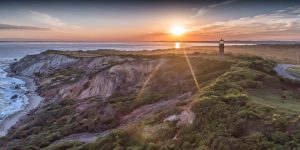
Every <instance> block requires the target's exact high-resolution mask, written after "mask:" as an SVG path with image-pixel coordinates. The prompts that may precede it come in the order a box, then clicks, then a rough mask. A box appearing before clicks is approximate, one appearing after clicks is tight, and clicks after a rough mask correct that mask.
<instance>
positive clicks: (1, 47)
mask: <svg viewBox="0 0 300 150" xmlns="http://www.w3.org/2000/svg"><path fill="white" fill-rule="evenodd" d="M217 44H218V43H188V42H186V43H185V46H217ZM249 44H253V43H230V44H227V45H249ZM175 46H176V47H178V46H179V44H178V43H175V42H131V43H120V42H119V43H116V42H114V43H91V42H0V123H1V122H2V121H3V120H4V119H5V118H7V117H8V116H10V115H12V114H15V113H16V112H19V111H21V110H23V109H24V108H25V106H26V105H27V104H28V98H27V96H26V90H27V89H26V87H25V82H24V81H23V80H20V79H16V78H13V77H8V76H7V72H5V69H7V68H8V67H9V64H10V63H12V62H13V61H15V59H16V60H18V59H21V58H22V57H24V56H26V55H32V54H38V53H41V52H43V51H45V50H48V49H54V50H97V49H116V50H134V51H139V50H154V49H167V48H174V47H175Z"/></svg>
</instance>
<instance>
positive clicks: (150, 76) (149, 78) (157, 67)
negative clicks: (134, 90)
mask: <svg viewBox="0 0 300 150" xmlns="http://www.w3.org/2000/svg"><path fill="white" fill-rule="evenodd" d="M162 64H163V62H162V61H161V60H160V62H159V63H158V64H157V65H156V66H155V67H154V69H153V70H152V71H151V73H150V74H149V76H148V78H147V79H146V81H145V82H144V84H143V86H142V88H141V89H140V91H139V92H138V94H137V96H136V100H140V99H141V97H142V96H143V94H144V90H145V88H146V86H147V84H148V83H149V82H150V80H151V78H152V77H153V76H154V74H155V73H156V72H157V70H158V69H159V67H160V66H161V65H162Z"/></svg>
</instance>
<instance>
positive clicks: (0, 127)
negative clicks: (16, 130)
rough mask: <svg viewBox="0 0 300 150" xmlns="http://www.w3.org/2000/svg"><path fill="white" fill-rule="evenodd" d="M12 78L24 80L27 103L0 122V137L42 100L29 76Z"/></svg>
mask: <svg viewBox="0 0 300 150" xmlns="http://www.w3.org/2000/svg"><path fill="white" fill-rule="evenodd" d="M13 77H14V78H18V79H21V80H23V81H25V83H26V84H25V86H26V88H27V91H28V94H26V96H27V97H28V104H27V105H26V106H25V108H24V109H23V110H22V111H19V112H17V113H15V114H13V115H11V116H9V117H7V118H6V119H5V120H4V121H3V122H2V123H1V124H0V137H2V136H5V135H6V134H7V133H8V130H9V129H10V128H11V127H12V126H14V125H15V124H16V123H17V122H18V121H19V120H20V119H21V118H22V117H24V116H26V115H27V114H28V113H29V112H30V111H31V110H33V109H35V108H36V107H38V106H39V104H40V102H41V101H42V100H43V98H42V97H40V96H39V95H38V94H37V93H36V92H35V91H36V89H37V86H36V85H35V82H34V81H33V79H31V78H29V77H23V76H13Z"/></svg>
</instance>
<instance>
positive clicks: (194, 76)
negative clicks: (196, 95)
mask: <svg viewBox="0 0 300 150" xmlns="http://www.w3.org/2000/svg"><path fill="white" fill-rule="evenodd" d="M183 53H184V57H185V60H186V62H187V64H188V66H189V69H190V71H191V74H192V76H193V79H194V82H195V85H196V87H197V89H198V91H200V86H199V83H198V80H197V77H196V74H195V72H194V69H193V66H192V64H191V61H190V59H189V57H188V55H187V53H186V50H185V48H184V49H183Z"/></svg>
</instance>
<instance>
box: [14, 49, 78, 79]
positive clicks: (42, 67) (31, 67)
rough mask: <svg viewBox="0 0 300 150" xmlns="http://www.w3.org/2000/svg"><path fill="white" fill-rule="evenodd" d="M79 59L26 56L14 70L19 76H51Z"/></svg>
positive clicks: (59, 56) (53, 56)
mask: <svg viewBox="0 0 300 150" xmlns="http://www.w3.org/2000/svg"><path fill="white" fill-rule="evenodd" d="M76 61H78V59H75V58H70V57H67V56H63V55H57V54H50V55H44V54H40V55H32V56H26V57H24V58H23V59H21V60H20V61H19V62H18V63H15V64H14V65H13V67H12V69H13V70H14V71H15V72H16V73H17V74H19V75H22V76H28V77H33V76H34V73H45V74H49V73H50V72H53V71H55V70H57V69H62V68H66V67H67V66H69V65H71V64H72V63H75V62H76Z"/></svg>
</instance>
